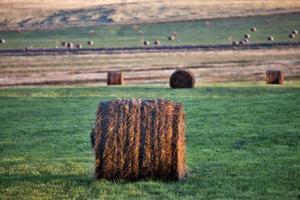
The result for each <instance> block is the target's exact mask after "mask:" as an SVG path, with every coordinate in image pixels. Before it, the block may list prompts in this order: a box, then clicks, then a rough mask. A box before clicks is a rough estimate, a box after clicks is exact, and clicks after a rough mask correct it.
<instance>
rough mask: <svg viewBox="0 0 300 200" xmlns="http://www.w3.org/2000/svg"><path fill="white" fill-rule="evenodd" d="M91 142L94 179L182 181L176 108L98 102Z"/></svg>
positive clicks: (180, 119)
mask: <svg viewBox="0 0 300 200" xmlns="http://www.w3.org/2000/svg"><path fill="white" fill-rule="evenodd" d="M93 138H94V143H95V146H94V150H95V161H96V162H95V177H96V178H97V179H101V178H104V179H108V180H116V179H125V180H139V179H146V178H154V179H161V180H180V179H182V178H184V177H185V176H186V165H185V115H184V112H183V106H182V104H179V103H176V102H173V101H170V100H162V99H158V100H141V99H130V100H128V99H122V100H112V101H108V102H102V103H100V104H99V107H98V110H97V114H96V122H95V128H94V129H93V131H92V141H93Z"/></svg>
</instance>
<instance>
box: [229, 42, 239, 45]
mask: <svg viewBox="0 0 300 200" xmlns="http://www.w3.org/2000/svg"><path fill="white" fill-rule="evenodd" d="M231 44H232V45H234V46H236V45H239V42H238V41H232V43H231Z"/></svg>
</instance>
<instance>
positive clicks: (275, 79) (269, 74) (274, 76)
mask: <svg viewBox="0 0 300 200" xmlns="http://www.w3.org/2000/svg"><path fill="white" fill-rule="evenodd" d="M266 82H267V84H283V82H284V75H283V72H282V71H280V70H268V71H266Z"/></svg>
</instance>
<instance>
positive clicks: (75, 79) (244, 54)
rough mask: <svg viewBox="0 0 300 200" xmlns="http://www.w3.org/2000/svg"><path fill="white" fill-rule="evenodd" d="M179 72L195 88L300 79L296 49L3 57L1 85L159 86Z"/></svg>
mask: <svg viewBox="0 0 300 200" xmlns="http://www.w3.org/2000/svg"><path fill="white" fill-rule="evenodd" d="M178 68H187V69H190V70H191V71H192V72H193V73H195V76H196V78H197V82H196V84H198V85H199V84H201V83H205V82H227V81H263V80H265V72H266V70H278V69H279V70H282V71H283V72H284V74H285V78H286V79H296V78H299V77H300V49H299V48H289V49H269V50H235V51H234V50H227V51H207V52H205V51H195V52H174V53H135V54H115V55H97V54H90V55H61V56H29V57H26V56H2V57H1V60H0V86H2V87H3V86H14V85H45V84H79V83H80V84H83V83H93V84H94V83H97V84H105V83H106V76H107V72H108V71H112V70H121V71H123V74H124V79H125V82H126V84H140V83H151V84H154V83H160V84H161V83H163V84H167V83H168V82H169V77H170V75H171V74H172V72H174V70H175V69H178Z"/></svg>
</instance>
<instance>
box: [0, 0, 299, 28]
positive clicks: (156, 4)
mask: <svg viewBox="0 0 300 200" xmlns="http://www.w3.org/2000/svg"><path fill="white" fill-rule="evenodd" d="M122 2H123V3H122ZM124 2H126V4H124ZM145 10H147V12H145ZM299 11H300V1H299V0H285V1H278V0H263V1H262V0H251V1H249V0H228V1H223V0H209V1H198V0H185V1H182V0H156V1H145V0H127V1H126V0H89V1H86V0H66V1H59V0H2V1H0V24H1V27H0V30H7V29H18V28H24V29H32V28H55V27H67V26H74V25H76V26H87V25H97V24H103V23H125V24H127V23H144V22H160V21H178V20H192V19H208V18H217V17H232V16H248V15H252V16H253V15H266V14H273V13H286V12H299Z"/></svg>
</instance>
